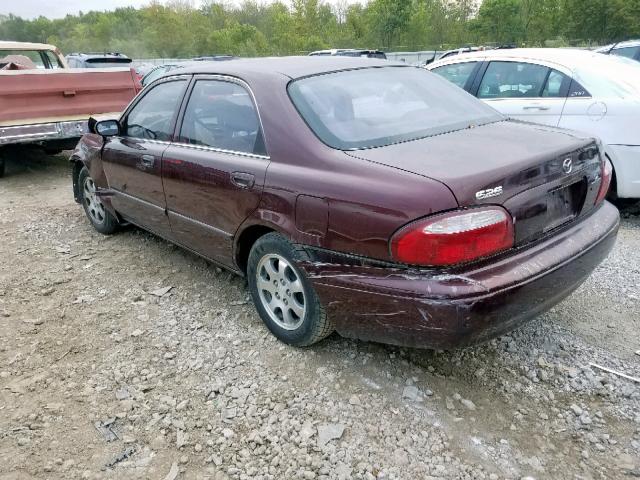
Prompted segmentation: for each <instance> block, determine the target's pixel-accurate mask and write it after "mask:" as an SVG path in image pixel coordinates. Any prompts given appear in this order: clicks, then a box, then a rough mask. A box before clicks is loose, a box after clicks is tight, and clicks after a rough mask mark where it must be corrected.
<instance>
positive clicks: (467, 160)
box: [346, 120, 594, 206]
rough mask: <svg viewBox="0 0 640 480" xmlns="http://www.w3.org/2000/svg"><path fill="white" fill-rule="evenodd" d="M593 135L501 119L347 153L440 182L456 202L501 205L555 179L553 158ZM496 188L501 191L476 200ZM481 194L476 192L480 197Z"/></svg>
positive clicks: (590, 141)
mask: <svg viewBox="0 0 640 480" xmlns="http://www.w3.org/2000/svg"><path fill="white" fill-rule="evenodd" d="M593 143H594V139H593V138H590V137H588V136H586V135H584V136H583V135H581V134H578V133H576V132H571V131H568V130H563V129H558V128H554V127H547V126H542V125H536V124H530V123H526V122H520V121H515V120H505V121H500V122H495V123H490V124H486V125H482V126H479V127H474V128H468V129H464V130H459V131H455V132H450V133H446V134H443V135H438V136H434V137H427V138H423V139H419V140H414V141H410V142H404V143H398V144H395V145H388V146H385V147H379V148H371V149H367V150H354V151H348V152H346V153H347V154H348V155H350V156H353V157H356V158H360V159H363V160H368V161H371V162H375V163H379V164H383V165H387V166H389V167H393V168H398V169H401V170H405V171H408V172H412V173H416V174H419V175H422V176H425V177H428V178H431V179H433V180H437V181H439V182H442V183H444V184H445V185H446V186H447V187H449V189H450V190H451V192H452V193H453V194H454V196H455V197H456V199H457V201H458V204H459V205H460V206H471V205H474V204H478V203H494V204H496V203H503V202H504V201H505V200H506V199H508V198H510V197H512V196H514V195H517V194H518V193H521V192H523V191H525V190H527V189H530V188H532V187H535V186H537V185H540V184H543V183H546V182H548V181H550V179H551V178H552V177H557V174H558V171H557V170H558V169H557V168H555V167H554V166H557V165H556V164H558V162H559V161H560V162H562V159H563V158H565V155H566V154H568V153H571V152H575V151H577V150H579V149H581V148H583V147H586V146H587V145H590V144H593ZM496 187H502V194H501V195H499V196H495V197H489V198H485V199H482V198H480V199H479V198H478V195H476V194H477V193H478V192H480V191H484V190H487V189H493V188H496ZM480 197H482V195H480Z"/></svg>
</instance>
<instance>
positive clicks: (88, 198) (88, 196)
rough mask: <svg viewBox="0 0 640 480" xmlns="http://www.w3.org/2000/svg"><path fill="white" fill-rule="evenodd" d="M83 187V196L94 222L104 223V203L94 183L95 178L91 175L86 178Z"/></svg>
mask: <svg viewBox="0 0 640 480" xmlns="http://www.w3.org/2000/svg"><path fill="white" fill-rule="evenodd" d="M82 189H83V192H82V193H83V195H82V196H83V198H84V204H85V207H86V209H87V213H88V214H89V217H91V220H92V221H93V222H94V223H97V224H98V225H101V224H103V223H104V221H105V211H104V205H103V204H102V201H100V198H98V196H97V195H96V185H95V183H93V179H92V178H91V177H87V178H85V180H84V185H83V186H82Z"/></svg>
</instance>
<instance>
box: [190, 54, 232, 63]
mask: <svg viewBox="0 0 640 480" xmlns="http://www.w3.org/2000/svg"><path fill="white" fill-rule="evenodd" d="M234 58H238V57H234V56H233V55H209V56H204V57H195V58H194V59H193V61H194V62H222V61H224V60H233V59H234Z"/></svg>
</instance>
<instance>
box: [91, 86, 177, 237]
mask: <svg viewBox="0 0 640 480" xmlns="http://www.w3.org/2000/svg"><path fill="white" fill-rule="evenodd" d="M186 86H187V79H185V78H173V79H169V80H167V81H164V82H162V83H160V84H158V85H155V86H154V87H153V88H151V89H149V90H148V91H146V92H145V93H144V94H143V95H142V96H141V98H140V99H139V100H138V101H137V102H136V103H135V104H134V105H132V107H131V108H130V109H129V110H128V111H127V112H126V113H125V115H124V116H123V118H122V120H121V130H122V133H121V135H119V136H116V137H110V138H109V139H108V140H107V141H106V143H105V145H104V150H103V153H102V162H103V165H104V172H105V174H106V176H107V179H108V182H109V187H110V188H111V189H112V190H113V192H114V196H113V199H112V203H113V206H114V207H115V209H116V210H117V211H118V212H119V213H120V214H122V215H123V216H124V217H126V218H127V219H129V220H130V221H132V222H134V223H136V224H137V225H140V226H142V227H144V228H147V229H149V230H151V231H153V232H155V233H157V234H159V235H162V236H165V237H170V233H171V229H170V227H169V221H168V219H167V216H166V214H165V209H166V202H165V196H164V190H163V186H162V176H161V169H162V156H163V154H164V152H165V150H166V149H167V147H168V146H169V143H170V142H171V140H172V136H173V131H174V126H175V121H176V118H177V114H178V110H179V108H180V103H181V100H182V98H183V96H184V92H185V90H186Z"/></svg>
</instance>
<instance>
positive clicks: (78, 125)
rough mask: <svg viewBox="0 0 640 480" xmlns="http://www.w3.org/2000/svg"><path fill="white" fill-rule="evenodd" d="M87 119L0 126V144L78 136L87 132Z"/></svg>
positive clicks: (35, 141) (64, 138)
mask: <svg viewBox="0 0 640 480" xmlns="http://www.w3.org/2000/svg"><path fill="white" fill-rule="evenodd" d="M87 132H88V130H87V120H72V121H66V122H52V123H38V124H33V125H15V126H8V127H0V146H2V145H13V144H20V143H38V142H45V141H50V140H66V139H73V138H78V139H79V138H80V137H81V136H82V135H84V134H85V133H87Z"/></svg>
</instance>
